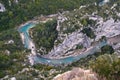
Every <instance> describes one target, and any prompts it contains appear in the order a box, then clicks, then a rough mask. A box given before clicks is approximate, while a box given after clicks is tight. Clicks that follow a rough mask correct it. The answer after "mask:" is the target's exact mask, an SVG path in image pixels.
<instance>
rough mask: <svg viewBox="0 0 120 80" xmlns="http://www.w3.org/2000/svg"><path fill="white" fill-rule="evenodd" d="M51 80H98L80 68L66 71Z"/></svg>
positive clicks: (91, 73) (92, 74) (88, 71)
mask: <svg viewBox="0 0 120 80" xmlns="http://www.w3.org/2000/svg"><path fill="white" fill-rule="evenodd" d="M53 80H98V79H97V77H96V75H95V74H94V73H93V72H92V71H90V70H84V69H81V68H74V69H72V70H71V71H67V72H65V73H63V74H59V75H57V76H56V77H54V79H53Z"/></svg>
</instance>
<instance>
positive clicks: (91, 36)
mask: <svg viewBox="0 0 120 80" xmlns="http://www.w3.org/2000/svg"><path fill="white" fill-rule="evenodd" d="M82 32H83V33H84V34H86V35H87V36H88V37H90V38H92V39H94V38H95V37H96V35H95V34H94V32H93V31H92V29H91V28H89V27H88V28H84V29H83V30H82Z"/></svg>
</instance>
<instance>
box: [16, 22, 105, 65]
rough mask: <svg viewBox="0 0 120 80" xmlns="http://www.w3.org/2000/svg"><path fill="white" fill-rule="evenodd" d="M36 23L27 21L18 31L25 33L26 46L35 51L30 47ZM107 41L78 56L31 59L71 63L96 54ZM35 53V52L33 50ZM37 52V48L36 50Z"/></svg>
mask: <svg viewBox="0 0 120 80" xmlns="http://www.w3.org/2000/svg"><path fill="white" fill-rule="evenodd" d="M35 25H36V24H34V23H32V22H30V23H27V24H25V25H23V26H21V27H20V28H19V29H18V31H19V32H20V33H23V36H24V46H25V47H26V48H28V49H31V51H33V47H32V48H30V47H29V46H31V45H30V42H32V39H31V38H30V36H29V33H28V31H29V29H30V28H32V27H35ZM106 44H107V43H106V42H105V41H103V42H100V43H98V44H97V45H95V46H92V47H90V48H88V49H87V50H86V51H85V52H83V53H81V54H79V55H76V56H70V57H66V58H61V59H50V58H44V57H41V56H38V55H33V56H32V58H31V59H33V61H34V63H41V64H49V65H61V64H65V65H67V64H70V63H72V62H75V61H77V60H79V59H81V58H85V57H87V56H88V55H91V54H94V53H95V52H97V51H98V50H100V48H101V47H102V46H104V45H106ZM31 53H32V54H33V52H31ZM34 53H35V50H34Z"/></svg>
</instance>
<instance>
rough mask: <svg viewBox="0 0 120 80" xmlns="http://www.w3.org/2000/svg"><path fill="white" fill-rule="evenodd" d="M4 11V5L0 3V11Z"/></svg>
mask: <svg viewBox="0 0 120 80" xmlns="http://www.w3.org/2000/svg"><path fill="white" fill-rule="evenodd" d="M4 11H5V7H4V5H3V4H1V3H0V12H4Z"/></svg>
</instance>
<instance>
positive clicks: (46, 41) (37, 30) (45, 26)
mask: <svg viewBox="0 0 120 80" xmlns="http://www.w3.org/2000/svg"><path fill="white" fill-rule="evenodd" d="M56 27H57V21H56V20H52V21H48V22H46V23H40V24H38V25H37V26H36V27H34V28H33V29H32V36H33V40H34V42H35V44H36V46H37V48H41V47H43V48H44V49H45V51H47V52H48V51H50V50H51V49H52V48H53V46H54V41H55V40H56V38H57V35H58V32H57V30H56ZM47 52H46V53H47ZM46 53H45V52H44V54H46Z"/></svg>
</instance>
